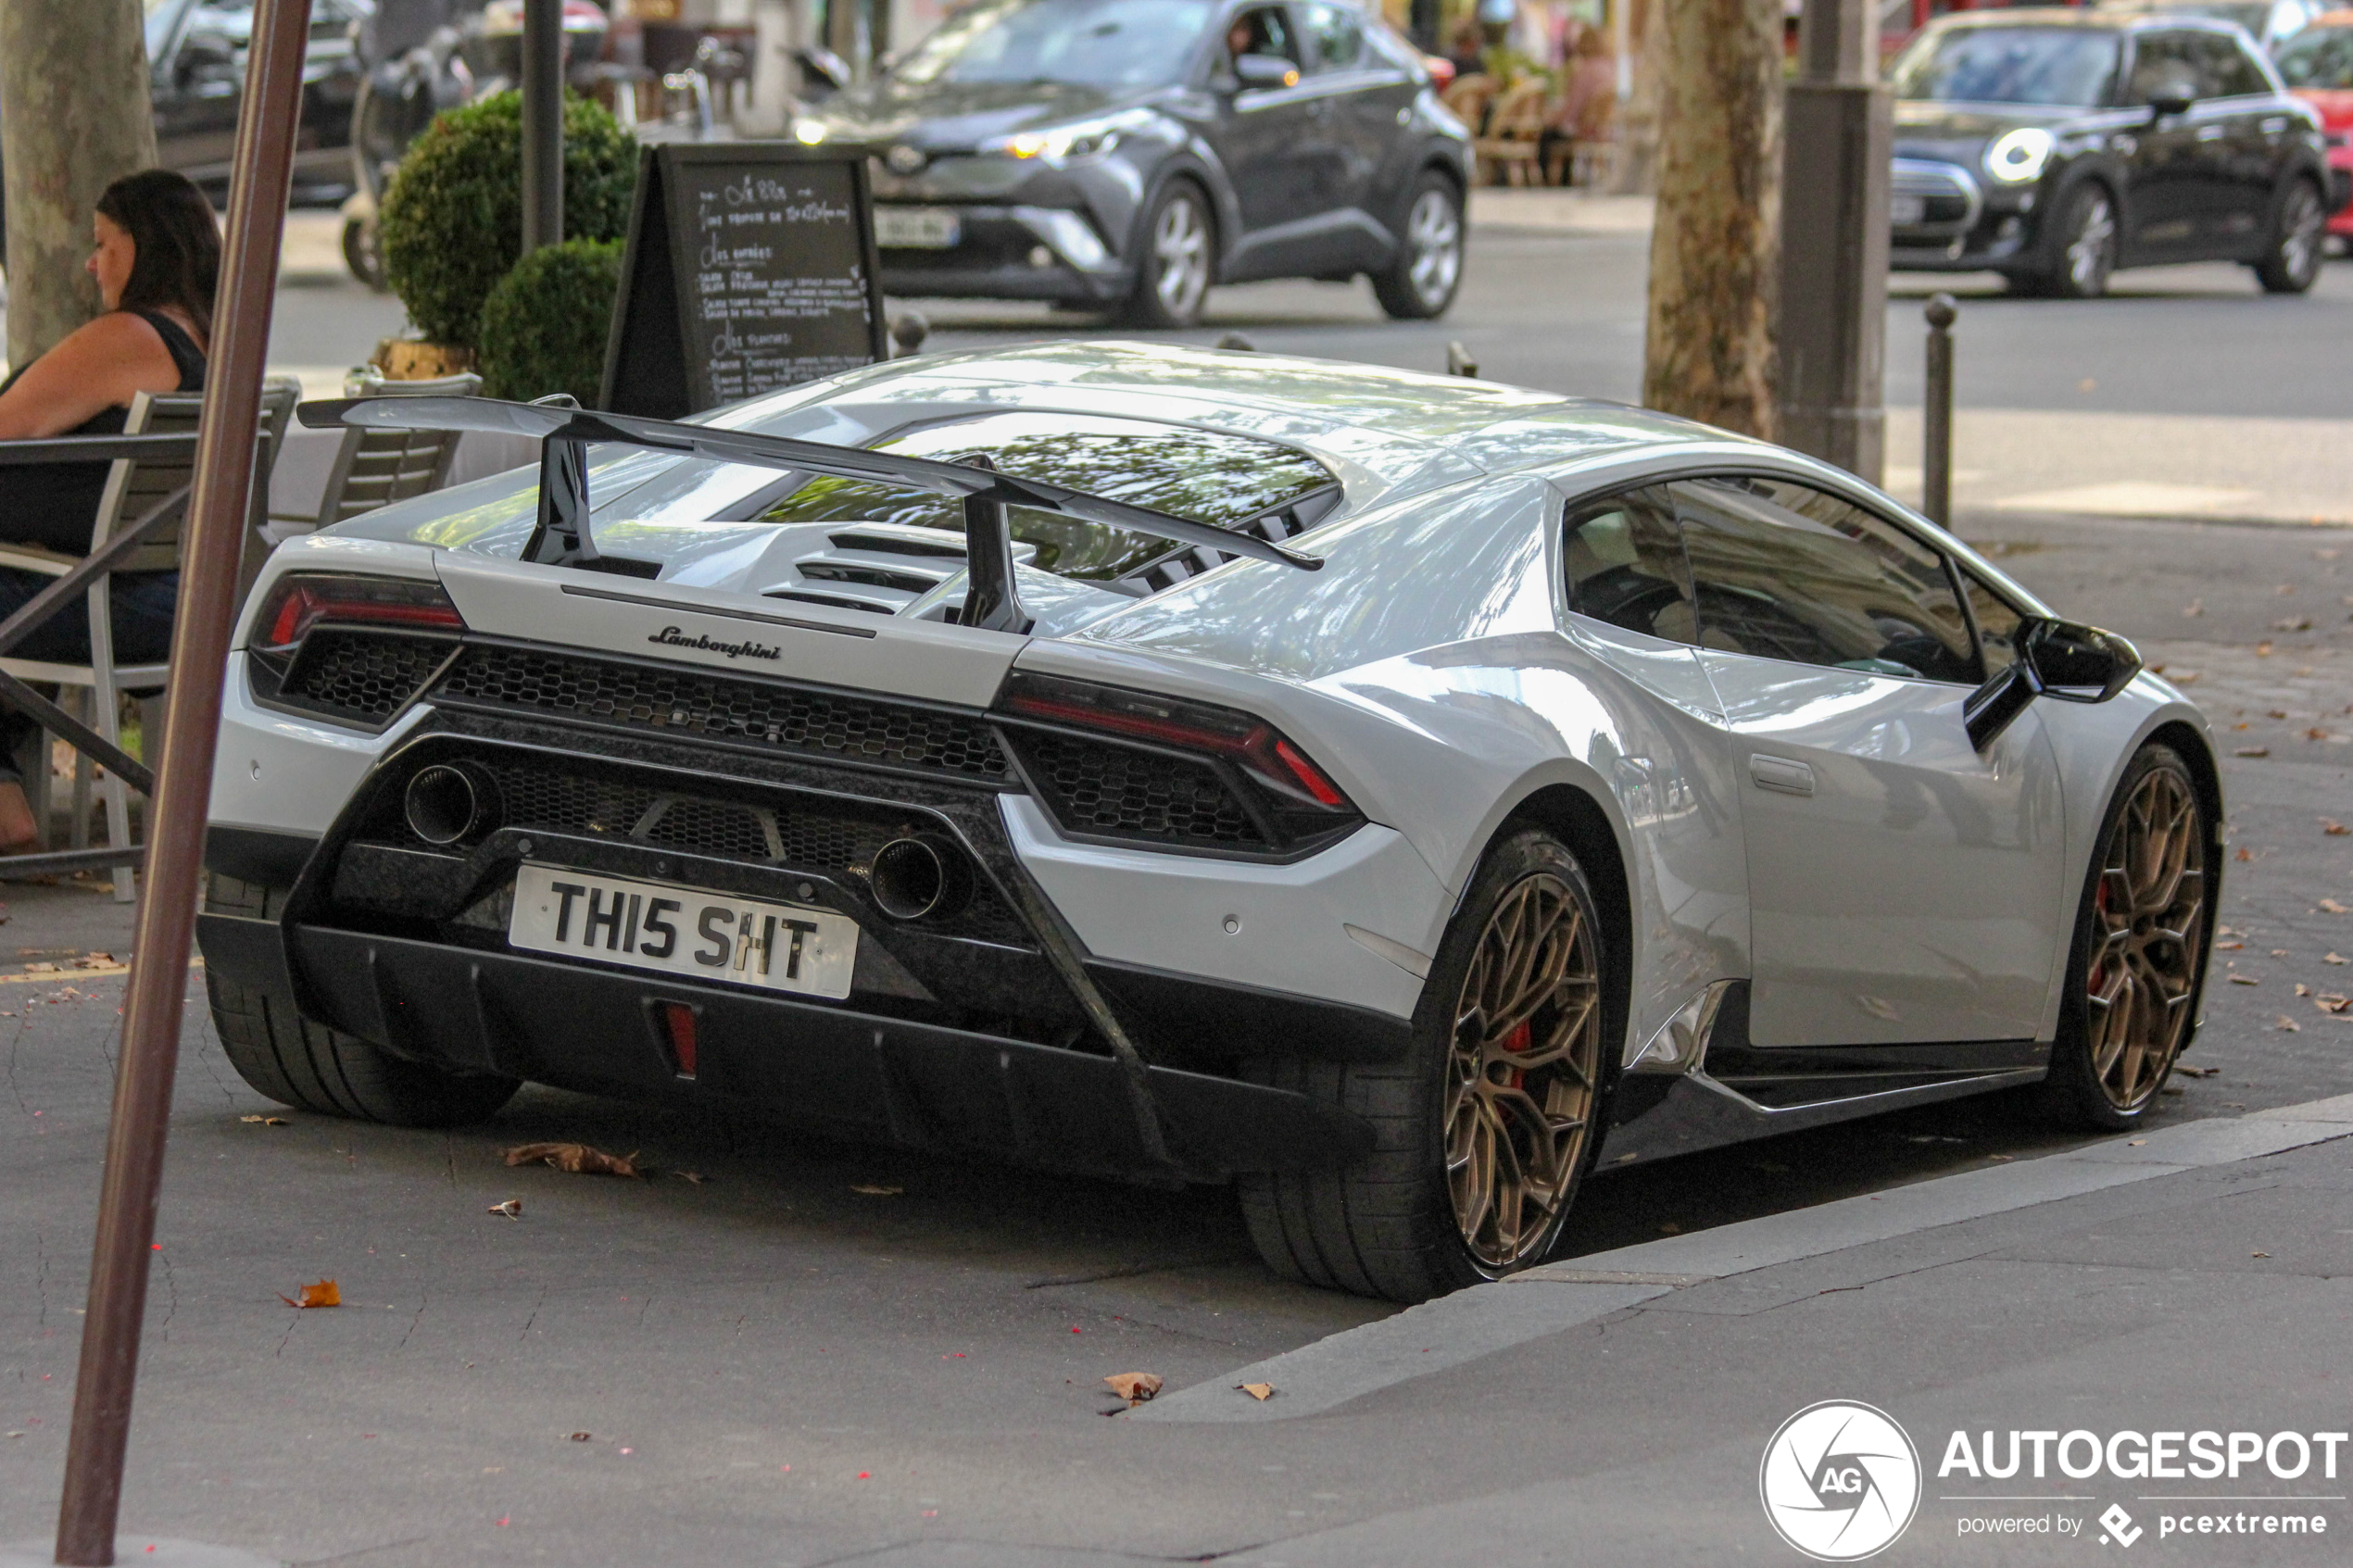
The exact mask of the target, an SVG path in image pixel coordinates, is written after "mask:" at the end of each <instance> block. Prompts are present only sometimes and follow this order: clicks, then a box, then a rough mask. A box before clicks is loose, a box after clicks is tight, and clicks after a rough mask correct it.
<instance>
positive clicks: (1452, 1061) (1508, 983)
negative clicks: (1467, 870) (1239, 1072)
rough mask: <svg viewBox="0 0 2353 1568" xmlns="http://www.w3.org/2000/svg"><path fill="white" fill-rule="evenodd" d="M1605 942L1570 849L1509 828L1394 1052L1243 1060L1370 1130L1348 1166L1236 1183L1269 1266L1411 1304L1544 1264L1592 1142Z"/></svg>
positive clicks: (1603, 1042) (1604, 1036) (1600, 1074)
mask: <svg viewBox="0 0 2353 1568" xmlns="http://www.w3.org/2000/svg"><path fill="white" fill-rule="evenodd" d="M1605 941H1606V937H1605V933H1604V927H1603V925H1602V923H1601V921H1600V918H1599V915H1598V911H1597V910H1596V908H1595V906H1594V902H1593V896H1592V890H1591V889H1590V887H1589V886H1588V884H1587V883H1586V879H1585V873H1584V871H1583V869H1582V868H1580V867H1579V865H1578V863H1577V858H1576V857H1575V856H1574V855H1573V854H1571V853H1570V852H1569V849H1568V847H1567V846H1566V845H1564V844H1562V843H1561V842H1560V840H1558V839H1557V838H1554V837H1553V836H1552V835H1551V834H1547V833H1544V832H1541V830H1535V829H1530V830H1527V831H1524V832H1521V833H1518V834H1514V835H1513V836H1511V837H1510V838H1507V839H1505V840H1504V842H1502V843H1501V844H1499V845H1497V846H1496V847H1495V848H1494V849H1493V850H1492V851H1491V852H1490V853H1489V855H1488V857H1487V860H1486V863H1485V864H1484V865H1482V866H1481V867H1480V868H1479V872H1478V876H1477V877H1476V878H1475V879H1474V880H1473V882H1472V884H1471V888H1470V891H1469V893H1468V895H1467V896H1466V897H1465V899H1464V901H1463V906H1462V908H1461V909H1459V910H1458V911H1457V912H1456V914H1455V916H1454V920H1453V924H1451V925H1450V926H1449V927H1448V928H1447V932H1446V936H1445V939H1444V941H1443V942H1441V944H1440V946H1439V952H1438V958H1437V961H1436V962H1435V963H1434V964H1432V966H1431V968H1430V972H1429V978H1428V981H1427V982H1426V983H1425V985H1424V986H1423V989H1422V997H1421V1003H1420V1006H1419V1007H1418V1009H1417V1010H1416V1013H1415V1017H1414V1028H1413V1044H1412V1047H1411V1049H1410V1051H1409V1053H1408V1055H1407V1057H1406V1059H1405V1060H1403V1061H1402V1062H1396V1063H1383V1064H1380V1065H1360V1064H1352V1065H1340V1064H1338V1063H1327V1062H1307V1061H1299V1060H1290V1059H1284V1060H1273V1061H1265V1062H1260V1063H1256V1064H1252V1067H1251V1068H1250V1070H1249V1075H1250V1076H1252V1078H1254V1079H1256V1080H1257V1081H1259V1082H1261V1083H1267V1084H1272V1085H1277V1086H1278V1087H1283V1088H1290V1089H1296V1090H1300V1091H1302V1092H1304V1093H1307V1094H1311V1095H1315V1096H1317V1097H1318V1098H1327V1099H1329V1100H1331V1101H1333V1102H1334V1103H1337V1104H1339V1105H1342V1106H1345V1107H1346V1108H1347V1109H1349V1110H1353V1111H1354V1112H1355V1113H1356V1114H1358V1115H1360V1116H1362V1117H1364V1118H1365V1120H1366V1121H1367V1122H1369V1123H1372V1125H1373V1127H1374V1128H1375V1131H1376V1135H1377V1142H1376V1143H1375V1146H1374V1150H1373V1152H1372V1153H1371V1154H1369V1155H1367V1156H1366V1157H1365V1159H1363V1160H1359V1161H1358V1162H1357V1163H1356V1164H1354V1165H1353V1166H1350V1167H1349V1168H1348V1169H1346V1170H1343V1171H1337V1172H1309V1173H1276V1174H1271V1175H1255V1176H1248V1177H1244V1178H1242V1179H1241V1181H1240V1184H1239V1185H1240V1189H1241V1199H1242V1213H1243V1216H1244V1218H1245V1219H1246V1220H1247V1221H1248V1222H1249V1225H1250V1231H1251V1236H1252V1240H1253V1241H1255V1242H1256V1243H1257V1246H1258V1249H1259V1252H1260V1254H1261V1255H1262V1256H1263V1257H1265V1260H1266V1261H1267V1263H1268V1264H1269V1265H1270V1266H1272V1267H1273V1268H1274V1269H1275V1270H1276V1272H1277V1273H1283V1274H1286V1275H1289V1276H1290V1277H1291V1278H1293V1279H1297V1280H1302V1281H1304V1282H1306V1283H1308V1284H1312V1285H1318V1286H1327V1287H1329V1286H1337V1287H1339V1288H1340V1289H1343V1290H1353V1291H1355V1292H1357V1293H1358V1294H1360V1295H1365V1296H1382V1297H1387V1298H1390V1299H1391V1300H1395V1301H1423V1300H1427V1299H1428V1298H1431V1297H1433V1296H1439V1295H1442V1294H1444V1293H1445V1292H1447V1291H1450V1290H1455V1289H1459V1288H1461V1287H1462V1286H1467V1285H1476V1284H1478V1282H1480V1281H1481V1280H1491V1279H1499V1278H1501V1277H1503V1276H1504V1275H1505V1274H1508V1273H1514V1272H1516V1271H1517V1270H1520V1269H1524V1268H1529V1267H1531V1266H1533V1265H1535V1264H1538V1263H1541V1262H1542V1261H1544V1259H1545V1257H1546V1256H1547V1255H1548V1254H1549V1253H1550V1252H1551V1251H1552V1249H1553V1247H1554V1243H1555V1242H1556V1241H1557V1240H1558V1239H1559V1237H1560V1232H1561V1224H1562V1222H1563V1221H1564V1220H1566V1219H1567V1215H1568V1209H1569V1204H1570V1202H1571V1201H1572V1199H1574V1198H1575V1197H1576V1194H1577V1188H1578V1185H1579V1182H1581V1181H1582V1180H1583V1178H1584V1175H1585V1173H1586V1171H1587V1169H1588V1168H1589V1167H1590V1166H1591V1165H1592V1158H1593V1151H1594V1149H1595V1148H1597V1147H1598V1146H1599V1139H1600V1133H1601V1126H1602V1123H1601V1112H1602V1107H1603V1090H1604V1081H1605V1073H1606V1071H1607V1065H1608V1061H1607V1057H1608V1051H1607V1042H1608V1040H1609V1038H1610V1028H1609V1022H1608V1020H1609V1017H1610V1015H1611V1013H1612V1008H1611V1005H1610V1001H1609V997H1608V987H1607V985H1606V984H1605V981H1604V976H1605V975H1607V973H1608V972H1609V970H1608V967H1607V964H1606V961H1605V960H1606V957H1607V954H1606V950H1605V946H1604V944H1605Z"/></svg>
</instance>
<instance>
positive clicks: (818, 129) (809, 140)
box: [792, 117, 832, 147]
mask: <svg viewBox="0 0 2353 1568" xmlns="http://www.w3.org/2000/svg"><path fill="white" fill-rule="evenodd" d="M830 134H832V132H829V131H828V130H827V129H826V127H825V122H824V120H822V119H808V118H806V117H803V118H800V119H795V120H794V121H793V122H792V139H793V140H794V141H796V142H799V144H801V145H802V146H804V147H813V146H816V145H817V144H820V143H822V142H823V141H824V139H825V138H826V137H827V136H828V135H830Z"/></svg>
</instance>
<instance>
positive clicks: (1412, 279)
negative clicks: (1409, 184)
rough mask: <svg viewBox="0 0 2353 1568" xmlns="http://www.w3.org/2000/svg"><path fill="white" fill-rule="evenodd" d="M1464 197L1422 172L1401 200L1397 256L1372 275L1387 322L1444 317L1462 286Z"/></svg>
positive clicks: (1446, 182)
mask: <svg viewBox="0 0 2353 1568" xmlns="http://www.w3.org/2000/svg"><path fill="white" fill-rule="evenodd" d="M1465 232H1466V231H1465V229H1464V226H1463V193H1462V190H1461V188H1460V187H1459V186H1457V185H1456V184H1455V183H1454V182H1453V181H1452V180H1449V179H1448V178H1446V176H1444V175H1443V174H1441V173H1439V172H1438V170H1436V169H1424V170H1422V172H1421V176H1420V178H1418V179H1416V181H1415V182H1414V190H1413V194H1411V195H1410V196H1408V197H1407V198H1406V201H1405V222H1404V226H1403V229H1402V230H1401V231H1400V232H1399V233H1398V236H1397V255H1396V257H1395V258H1394V259H1392V260H1391V261H1390V264H1389V266H1388V267H1387V268H1385V269H1383V270H1381V271H1378V272H1376V273H1374V274H1373V275H1372V279H1373V295H1374V297H1376V298H1378V300H1379V301H1380V307H1381V308H1382V309H1383V310H1385V311H1387V312H1388V313H1389V315H1390V320H1398V321H1427V320H1431V319H1432V318H1434V317H1439V316H1443V315H1445V314H1446V311H1447V309H1448V307H1451V306H1453V303H1454V294H1455V291H1456V290H1458V289H1460V288H1461V287H1462V284H1463V236H1464V234H1465Z"/></svg>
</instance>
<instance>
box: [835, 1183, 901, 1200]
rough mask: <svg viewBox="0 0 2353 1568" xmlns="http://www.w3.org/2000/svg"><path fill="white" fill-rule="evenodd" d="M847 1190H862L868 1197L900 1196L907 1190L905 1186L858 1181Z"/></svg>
mask: <svg viewBox="0 0 2353 1568" xmlns="http://www.w3.org/2000/svg"><path fill="white" fill-rule="evenodd" d="M849 1190H850V1191H852V1192H862V1193H864V1194H865V1195H866V1196H867V1197H868V1198H901V1197H904V1196H905V1195H906V1192H907V1189H906V1188H905V1187H892V1186H884V1185H881V1184H880V1183H878V1182H858V1183H855V1184H853V1185H851V1187H850V1189H849Z"/></svg>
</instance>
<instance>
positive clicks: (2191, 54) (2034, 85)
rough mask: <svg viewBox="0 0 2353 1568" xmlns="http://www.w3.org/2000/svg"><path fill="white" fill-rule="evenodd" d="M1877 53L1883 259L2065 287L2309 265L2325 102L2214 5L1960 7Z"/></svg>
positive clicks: (2294, 276) (2288, 280) (2313, 261)
mask: <svg viewBox="0 0 2353 1568" xmlns="http://www.w3.org/2000/svg"><path fill="white" fill-rule="evenodd" d="M1889 69H1890V74H1891V76H1892V79H1893V81H1894V90H1895V100H1896V102H1895V164H1894V178H1893V180H1892V182H1891V194H1890V206H1891V210H1890V214H1889V217H1890V220H1891V222H1892V225H1893V233H1892V236H1891V238H1892V244H1891V246H1890V259H1891V261H1892V262H1893V264H1894V266H1895V267H1897V268H1902V269H1909V270H1920V271H1957V270H1975V269H1979V268H1990V269H1992V270H1994V271H1998V272H2001V273H2004V274H2006V275H2007V277H2008V279H2009V280H2010V283H2011V285H2012V286H2013V287H2014V288H2016V289H2018V290H2019V291H2020V292H2022V293H2031V294H2054V295H2063V296H2066V297H2070V298H2076V299H2086V298H2090V297H2092V296H2094V295H2098V294H2100V293H2101V292H2103V291H2104V290H2105V289H2106V288H2107V286H2108V274H2109V273H2110V272H2112V271H2114V270H2116V269H2117V268H2120V267H2146V266H2153V265H2157V264H2159V263H2164V262H2174V261H2216V260H2221V261H2240V262H2245V263H2246V265H2247V266H2249V267H2251V268H2253V269H2254V270H2255V275H2256V276H2257V278H2259V280H2261V282H2262V284H2263V287H2264V288H2265V289H2266V290H2267V291H2269V292H2271V293H2273V294H2301V293H2303V292H2304V291H2305V290H2307V289H2309V288H2310V287H2311V286H2312V283H2313V281H2314V280H2315V279H2316V278H2318V277H2319V276H2320V271H2321V262H2322V238H2323V234H2324V232H2325V230H2326V227H2327V223H2328V218H2329V214H2330V213H2332V212H2333V211H2334V210H2335V209H2336V208H2337V207H2341V206H2343V205H2344V193H2343V192H2342V191H2339V190H2336V189H2334V188H2333V186H2332V184H2331V181H2330V175H2329V169H2328V165H2327V153H2326V144H2325V143H2324V141H2323V139H2322V133H2321V122H2320V119H2319V117H2318V116H2317V115H2316V114H2315V113H2314V112H2313V111H2312V109H2311V108H2310V107H2308V106H2306V105H2305V104H2303V103H2300V102H2298V101H2297V100H2296V99H2295V98H2293V97H2290V96H2289V95H2288V93H2287V90H2286V88H2285V87H2284V86H2283V85H2282V83H2281V82H2280V78H2279V74H2278V73H2277V72H2276V71H2275V70H2273V69H2272V68H2271V62H2270V61H2269V60H2268V59H2266V58H2265V57H2264V56H2263V53H2262V51H2261V50H2260V49H2259V48H2257V47H2256V45H2255V44H2254V41H2253V40H2251V39H2250V38H2248V37H2247V35H2246V33H2245V32H2243V31H2240V30H2239V29H2238V28H2236V27H2233V26H2232V25H2231V24H2229V23H2227V22H2218V21H2209V20H2204V19H2197V18H2194V17H2190V16H2186V15H2183V14H2181V13H2178V12H2164V11H2158V12H2154V13H2141V14H2127V13H2119V12H2111V11H2100V10H2092V11H2078V10H2057V9H2051V10H2003V11H1982V12H1973V13H1969V14H1965V15H1960V16H1954V17H1948V18H1945V19H1943V20H1941V21H1939V22H1936V23H1933V24H1931V26H1930V27H1928V28H1927V29H1925V30H1924V31H1922V32H1921V33H1920V34H1919V37H1917V38H1915V39H1914V40H1913V41H1912V43H1911V44H1910V45H1909V46H1908V47H1906V49H1905V50H1904V52H1903V53H1902V54H1901V55H1899V56H1896V58H1895V60H1894V64H1893V65H1892V66H1891V67H1890V68H1889Z"/></svg>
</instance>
